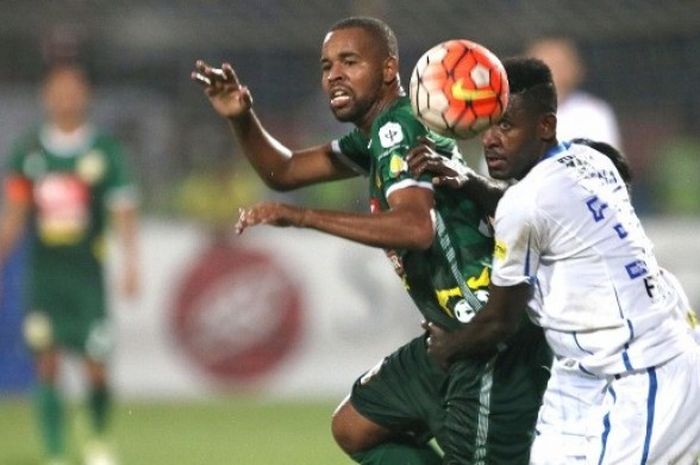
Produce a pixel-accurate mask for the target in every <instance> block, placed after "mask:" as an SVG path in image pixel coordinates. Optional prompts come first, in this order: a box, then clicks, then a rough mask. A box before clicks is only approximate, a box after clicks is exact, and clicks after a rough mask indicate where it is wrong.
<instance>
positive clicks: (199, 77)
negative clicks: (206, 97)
mask: <svg viewBox="0 0 700 465" xmlns="http://www.w3.org/2000/svg"><path fill="white" fill-rule="evenodd" d="M190 79H192V80H193V81H194V82H196V83H197V84H200V85H202V86H205V87H208V86H211V80H210V79H209V78H208V77H206V76H204V75H203V74H201V73H198V72H196V71H192V73H191V74H190Z"/></svg>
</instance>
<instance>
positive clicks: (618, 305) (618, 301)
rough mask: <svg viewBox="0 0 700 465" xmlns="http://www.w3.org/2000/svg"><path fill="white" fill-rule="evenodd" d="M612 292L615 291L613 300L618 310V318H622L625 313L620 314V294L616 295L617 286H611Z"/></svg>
mask: <svg viewBox="0 0 700 465" xmlns="http://www.w3.org/2000/svg"><path fill="white" fill-rule="evenodd" d="M613 292H614V293H615V302H617V309H618V310H619V311H620V318H624V317H625V315H623V314H622V305H620V296H618V295H617V288H616V287H615V286H613Z"/></svg>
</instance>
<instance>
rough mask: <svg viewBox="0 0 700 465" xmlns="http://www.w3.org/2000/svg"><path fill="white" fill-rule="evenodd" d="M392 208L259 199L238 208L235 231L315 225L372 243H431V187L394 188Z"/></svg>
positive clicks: (409, 245)
mask: <svg viewBox="0 0 700 465" xmlns="http://www.w3.org/2000/svg"><path fill="white" fill-rule="evenodd" d="M389 203H390V206H391V208H390V209H389V210H386V211H382V212H380V213H374V214H362V213H349V212H339V211H331V210H314V209H307V208H303V207H297V206H292V205H287V204H282V203H271V202H267V203H261V204H258V205H255V206H253V207H250V208H245V209H241V210H240V212H239V218H238V223H237V224H236V232H237V233H238V234H240V233H242V232H243V231H244V230H245V229H247V228H249V227H252V226H255V225H259V224H267V225H271V226H296V227H301V228H310V229H316V230H317V231H321V232H325V233H327V234H331V235H333V236H337V237H342V238H344V239H348V240H351V241H354V242H359V243H361V244H365V245H368V246H371V247H381V248H384V249H420V250H424V249H427V248H429V247H430V245H431V244H432V243H433V239H434V236H435V232H434V229H433V222H432V218H431V209H432V207H433V195H432V191H429V190H427V189H423V188H419V187H413V188H405V189H400V190H398V191H396V192H394V193H393V194H392V195H391V196H390V198H389Z"/></svg>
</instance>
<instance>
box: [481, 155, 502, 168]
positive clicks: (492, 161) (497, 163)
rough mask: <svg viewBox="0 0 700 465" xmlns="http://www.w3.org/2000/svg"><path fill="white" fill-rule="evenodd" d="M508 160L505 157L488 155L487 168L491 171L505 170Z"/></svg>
mask: <svg viewBox="0 0 700 465" xmlns="http://www.w3.org/2000/svg"><path fill="white" fill-rule="evenodd" d="M505 163H506V160H505V158H503V157H499V156H497V155H486V166H488V167H489V169H499V168H500V169H503V168H505Z"/></svg>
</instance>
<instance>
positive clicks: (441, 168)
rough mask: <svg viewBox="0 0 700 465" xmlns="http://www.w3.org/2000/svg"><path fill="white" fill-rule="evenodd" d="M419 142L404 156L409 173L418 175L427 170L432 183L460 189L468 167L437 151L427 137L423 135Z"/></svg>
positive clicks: (466, 178)
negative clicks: (431, 175) (431, 176)
mask: <svg viewBox="0 0 700 465" xmlns="http://www.w3.org/2000/svg"><path fill="white" fill-rule="evenodd" d="M419 142H420V143H419V144H418V145H417V146H415V147H413V148H412V149H411V150H409V152H408V154H407V156H406V162H407V163H408V169H409V171H410V172H411V175H413V176H414V177H418V176H420V175H421V174H423V173H425V172H428V173H431V174H433V175H434V176H433V179H432V181H433V185H435V186H447V187H451V188H453V189H460V188H461V187H462V186H463V185H464V184H465V183H466V182H467V181H468V173H469V168H467V167H466V166H464V165H462V164H460V163H458V162H457V161H455V160H451V159H449V158H447V157H445V156H443V155H440V154H439V153H437V152H436V151H435V146H434V144H433V143H432V142H431V141H430V140H429V139H427V138H424V137H423V138H420V139H419Z"/></svg>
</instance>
